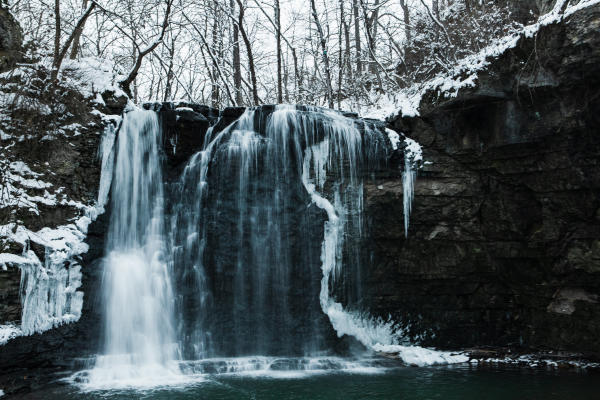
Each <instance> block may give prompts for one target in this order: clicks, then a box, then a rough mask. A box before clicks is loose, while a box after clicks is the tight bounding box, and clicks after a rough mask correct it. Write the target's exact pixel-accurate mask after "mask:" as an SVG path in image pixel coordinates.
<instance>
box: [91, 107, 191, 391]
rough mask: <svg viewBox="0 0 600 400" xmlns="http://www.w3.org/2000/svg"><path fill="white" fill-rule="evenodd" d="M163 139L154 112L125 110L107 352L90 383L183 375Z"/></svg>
mask: <svg viewBox="0 0 600 400" xmlns="http://www.w3.org/2000/svg"><path fill="white" fill-rule="evenodd" d="M161 143H162V142H161V129H160V128H159V122H158V117H157V115H156V113H154V112H152V111H142V110H132V111H129V112H127V113H126V115H125V117H124V120H123V123H122V126H121V129H120V132H119V135H118V138H117V143H116V150H115V151H116V154H115V167H114V176H113V181H112V190H111V217H110V226H109V231H108V235H107V240H106V241H107V243H106V249H105V254H106V256H105V260H104V277H103V282H102V284H103V290H104V293H103V304H104V341H105V345H104V355H102V356H99V357H98V358H97V359H96V364H95V367H94V368H93V369H92V370H91V372H90V375H89V385H90V386H91V387H103V386H108V387H120V386H123V387H127V386H144V385H155V384H156V383H157V381H159V382H165V381H170V380H177V379H178V377H179V376H180V372H179V367H178V365H177V363H176V361H177V359H178V351H177V341H176V336H175V331H174V324H173V317H172V316H173V301H174V300H173V289H172V286H171V280H170V272H169V269H170V268H171V265H170V256H169V254H168V252H167V248H166V243H165V240H164V238H165V232H164V230H165V227H164V191H163V179H162V172H161V171H162V167H161V163H160V158H159V149H160V146H161Z"/></svg>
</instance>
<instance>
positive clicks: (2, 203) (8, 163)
mask: <svg viewBox="0 0 600 400" xmlns="http://www.w3.org/2000/svg"><path fill="white" fill-rule="evenodd" d="M48 63H49V60H46V59H43V60H41V61H40V62H39V63H37V64H32V65H20V66H18V67H17V68H16V69H13V70H10V71H8V72H5V73H3V74H0V274H9V275H10V274H12V275H13V276H14V272H15V271H16V270H17V269H18V270H19V272H20V284H19V286H18V287H17V286H12V287H9V288H8V289H5V292H6V290H9V291H11V292H12V293H13V295H12V296H9V294H7V293H0V295H1V296H2V297H3V298H9V297H10V298H9V299H8V300H6V301H7V302H13V304H3V306H4V307H5V308H6V307H11V308H10V310H11V312H10V313H5V312H3V315H2V320H0V345H1V344H5V343H6V342H7V341H9V340H11V339H13V338H15V337H17V336H20V335H31V334H33V333H40V332H44V331H46V330H48V329H52V328H54V327H57V326H59V325H62V324H65V323H70V322H74V321H77V320H79V318H80V317H81V313H82V305H83V301H84V293H83V292H82V290H81V286H82V265H81V259H82V256H83V255H84V254H85V253H86V252H87V251H88V249H89V246H88V245H87V244H86V236H87V232H88V227H89V225H90V224H91V223H92V222H93V221H94V220H96V218H97V217H98V216H99V215H100V214H101V213H103V211H104V204H105V202H106V198H107V195H108V188H109V186H110V177H111V176H112V171H110V168H111V166H112V163H111V162H110V157H111V149H112V145H113V142H114V136H115V126H116V125H117V124H118V121H119V119H120V116H119V114H120V109H122V107H123V106H124V104H125V102H126V96H125V94H124V93H123V92H122V91H121V90H120V89H119V88H118V86H117V85H116V84H115V81H116V80H117V79H118V77H119V73H118V71H116V70H115V67H114V65H112V64H110V63H107V62H104V61H102V60H99V59H95V58H88V59H83V60H80V61H68V62H67V64H66V65H65V67H64V69H63V71H62V79H61V82H60V83H59V85H58V86H56V87H53V88H52V89H48V88H47V87H40V88H38V87H37V86H36V84H35V83H34V82H35V79H33V77H39V76H40V75H41V76H44V75H45V74H47V73H48V71H49V64H48ZM32 117H33V118H32ZM98 154H100V156H101V157H100V158H101V159H99V158H98ZM100 164H101V167H100ZM101 170H102V172H101ZM17 282H18V281H17ZM8 285H9V286H10V284H8ZM17 292H18V298H19V302H20V304H14V298H16V297H17V296H16V295H14V294H15V293H17ZM7 296H8V297H7ZM18 309H20V315H16V313H15V311H14V310H18Z"/></svg>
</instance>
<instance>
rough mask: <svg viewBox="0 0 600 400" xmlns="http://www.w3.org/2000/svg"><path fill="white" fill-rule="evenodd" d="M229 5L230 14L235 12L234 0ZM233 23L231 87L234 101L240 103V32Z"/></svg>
mask: <svg viewBox="0 0 600 400" xmlns="http://www.w3.org/2000/svg"><path fill="white" fill-rule="evenodd" d="M229 6H230V8H231V12H232V14H233V13H235V3H234V0H230V3H229ZM232 25H233V87H234V89H235V102H236V103H237V105H242V104H243V100H242V66H241V61H240V33H239V28H238V25H237V24H235V23H234V24H232Z"/></svg>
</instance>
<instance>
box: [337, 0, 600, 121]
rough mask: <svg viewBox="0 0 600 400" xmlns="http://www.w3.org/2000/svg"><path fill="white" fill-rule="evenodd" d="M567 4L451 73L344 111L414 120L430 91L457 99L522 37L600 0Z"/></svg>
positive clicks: (375, 95)
mask: <svg viewBox="0 0 600 400" xmlns="http://www.w3.org/2000/svg"><path fill="white" fill-rule="evenodd" d="M562 3H564V1H562V0H559V1H557V3H556V5H555V7H554V9H553V10H552V11H550V12H549V13H547V14H544V15H542V16H541V17H540V18H539V19H538V21H537V22H536V23H534V24H531V25H527V26H524V27H523V28H522V29H521V30H520V31H517V32H515V33H513V34H510V35H508V36H505V37H503V38H501V39H499V40H496V41H494V42H493V43H492V44H490V45H489V46H487V47H485V48H483V49H482V50H481V51H480V52H479V53H476V54H473V55H471V56H469V57H466V58H464V59H462V60H460V61H459V62H458V63H457V64H456V65H455V66H454V68H453V69H452V70H450V71H447V72H444V73H441V74H439V75H438V76H436V77H435V78H433V79H431V80H429V81H427V82H423V83H418V84H415V85H413V86H410V87H408V88H405V89H402V90H400V91H399V92H397V93H383V94H380V93H371V98H370V99H369V102H368V103H369V105H365V106H362V105H356V104H351V103H346V104H342V107H341V108H342V109H348V110H351V111H354V112H357V113H358V114H359V115H360V116H362V117H365V118H375V119H381V120H383V119H389V118H394V117H396V116H402V117H415V116H418V115H419V106H420V103H421V99H422V98H423V95H424V94H425V93H426V92H428V91H436V92H437V94H438V96H440V97H442V98H451V97H456V96H457V95H458V92H459V90H460V89H463V88H468V87H475V86H476V83H477V78H478V73H479V72H481V71H483V70H485V69H486V68H487V67H488V66H489V65H490V63H491V62H492V60H493V59H494V58H496V57H498V56H500V55H501V54H503V53H504V52H506V51H507V50H509V49H512V48H514V47H515V46H516V45H517V44H518V42H519V40H520V39H521V38H523V37H533V36H534V35H535V34H536V33H537V32H538V31H539V30H540V28H542V27H544V26H547V25H552V24H555V23H559V22H561V21H562V20H564V19H565V18H567V17H569V16H570V15H573V14H574V13H576V12H577V11H580V10H582V9H584V8H587V7H590V6H593V5H597V4H600V0H582V1H580V2H579V3H578V4H576V5H569V6H568V7H567V9H566V10H565V12H564V13H562V14H561V13H560V8H561V5H562Z"/></svg>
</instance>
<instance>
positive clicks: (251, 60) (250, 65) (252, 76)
mask: <svg viewBox="0 0 600 400" xmlns="http://www.w3.org/2000/svg"><path fill="white" fill-rule="evenodd" d="M236 2H237V4H238V7H239V9H240V13H239V17H238V27H239V29H240V33H241V34H242V39H243V40H244V44H245V45H246V52H247V53H248V68H249V69H250V80H251V81H252V100H253V101H254V104H255V105H256V104H258V103H259V102H260V100H259V98H258V88H257V83H256V70H255V68H254V56H253V55H252V44H251V43H250V39H249V38H248V35H247V34H246V29H244V5H243V4H242V0H236Z"/></svg>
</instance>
